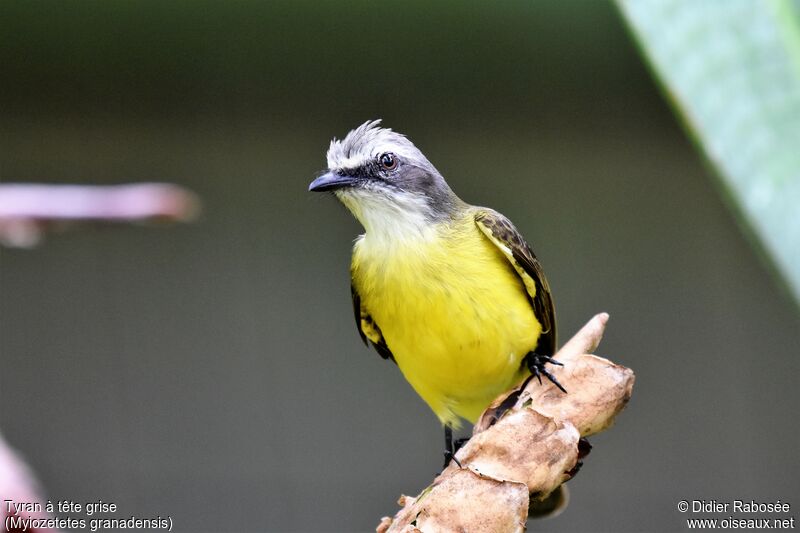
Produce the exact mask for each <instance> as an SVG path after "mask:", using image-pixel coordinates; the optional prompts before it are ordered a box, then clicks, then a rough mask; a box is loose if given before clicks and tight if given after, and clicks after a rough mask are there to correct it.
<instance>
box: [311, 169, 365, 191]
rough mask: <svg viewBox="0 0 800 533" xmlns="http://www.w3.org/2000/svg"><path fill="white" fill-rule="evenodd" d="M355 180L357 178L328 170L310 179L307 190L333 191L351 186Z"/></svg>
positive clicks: (356, 180)
mask: <svg viewBox="0 0 800 533" xmlns="http://www.w3.org/2000/svg"><path fill="white" fill-rule="evenodd" d="M357 182H358V178H354V177H352V176H341V175H339V174H336V173H335V172H328V173H326V174H323V175H322V176H320V177H318V178H317V179H315V180H314V181H312V182H311V184H310V185H309V186H308V190H309V191H314V192H323V191H333V190H336V189H341V188H342V187H352V186H353V185H355V184H356V183H357Z"/></svg>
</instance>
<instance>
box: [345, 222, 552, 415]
mask: <svg viewBox="0 0 800 533" xmlns="http://www.w3.org/2000/svg"><path fill="white" fill-rule="evenodd" d="M352 274H353V282H354V284H355V286H356V289H357V290H358V292H359V294H360V296H361V303H362V305H363V306H364V307H365V308H366V310H367V311H368V312H369V314H370V315H371V316H372V318H373V319H374V321H375V323H376V324H377V325H378V327H379V328H380V329H381V332H382V333H383V337H384V339H385V341H386V343H387V345H388V347H389V349H390V350H391V351H392V353H393V355H394V357H395V360H396V361H397V365H398V366H399V367H400V370H401V371H402V372H403V374H404V376H405V377H406V379H407V380H408V382H409V383H410V384H411V386H412V387H414V389H415V390H416V391H417V393H418V394H419V395H420V396H421V397H422V398H423V399H424V400H425V402H427V403H428V405H429V406H430V407H431V409H433V411H434V412H435V413H436V415H437V416H438V417H439V419H440V420H441V421H442V423H450V424H453V425H454V426H456V427H457V426H458V425H459V417H463V418H466V419H468V420H470V421H472V422H474V421H475V420H476V419H477V417H478V416H479V415H480V413H481V412H482V411H483V409H484V408H485V407H486V406H487V405H488V403H489V402H490V401H491V400H492V399H494V398H495V397H496V396H497V395H498V394H500V393H501V392H503V391H504V390H507V389H508V388H509V387H510V386H511V385H512V384H513V383H514V382H515V381H516V380H517V379H519V378H520V377H521V375H522V373H523V372H527V371H523V370H522V369H521V361H522V358H523V357H524V356H525V354H526V353H527V352H528V351H530V350H533V349H534V348H535V346H536V341H537V339H538V338H539V333H540V332H541V326H540V324H539V322H538V321H537V320H536V317H535V316H534V314H533V310H532V308H531V305H530V302H529V300H528V296H527V293H526V292H525V288H524V286H523V283H522V281H521V280H520V278H519V277H518V275H517V274H516V272H515V271H514V269H513V268H512V266H511V265H510V263H509V262H508V260H507V259H506V258H505V257H504V256H503V255H502V254H501V253H500V251H499V250H498V249H497V248H496V247H495V246H494V245H493V244H492V243H491V242H490V241H489V240H488V239H487V238H486V237H485V236H484V235H483V234H482V233H481V232H480V230H479V229H478V228H477V227H476V225H475V223H474V220H473V217H472V215H470V214H467V215H466V216H465V217H464V218H463V220H461V221H458V222H456V223H447V224H435V225H432V226H431V228H429V230H427V231H426V232H425V233H423V234H420V235H419V237H418V238H417V237H415V238H407V239H398V240H387V239H379V238H373V239H371V238H370V235H369V233H367V234H366V235H365V236H363V237H362V238H361V239H360V240H359V241H358V242H357V243H356V246H355V248H354V251H353V264H352Z"/></svg>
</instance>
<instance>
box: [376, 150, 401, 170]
mask: <svg viewBox="0 0 800 533" xmlns="http://www.w3.org/2000/svg"><path fill="white" fill-rule="evenodd" d="M379 160H380V162H381V167H383V169H384V170H394V169H396V168H397V158H396V157H395V156H394V154H393V153H391V152H386V153H385V154H381V156H380V158H379Z"/></svg>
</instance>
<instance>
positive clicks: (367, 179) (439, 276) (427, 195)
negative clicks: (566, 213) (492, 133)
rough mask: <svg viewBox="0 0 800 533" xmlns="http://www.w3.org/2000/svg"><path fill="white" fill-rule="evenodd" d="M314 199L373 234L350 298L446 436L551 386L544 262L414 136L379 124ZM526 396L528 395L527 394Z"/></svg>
mask: <svg viewBox="0 0 800 533" xmlns="http://www.w3.org/2000/svg"><path fill="white" fill-rule="evenodd" d="M309 191H313V192H331V193H332V194H333V195H334V196H335V197H336V198H337V199H338V200H339V201H340V202H341V203H342V204H344V206H345V207H346V208H347V209H348V210H349V211H350V212H351V213H352V215H353V216H354V217H355V218H356V219H357V220H358V222H359V223H360V224H361V225H362V226H363V228H364V233H363V234H361V235H360V236H358V237H357V239H356V240H355V243H354V245H353V253H352V261H351V267H350V274H351V295H352V303H353V313H354V317H355V322H356V327H357V329H358V333H359V335H360V336H361V339H362V340H363V342H364V343H365V344H367V345H368V346H369V345H372V346H373V347H374V348H375V350H376V351H377V353H378V354H379V355H380V356H381V357H383V358H384V359H387V360H390V361H393V362H394V363H396V365H397V367H399V369H400V371H401V372H402V374H403V376H404V377H405V379H406V380H407V381H408V383H409V384H410V385H411V387H412V388H413V389H414V390H415V391H416V393H417V394H418V395H419V396H420V397H421V398H422V399H423V400H424V401H425V403H427V405H428V406H429V407H430V408H431V410H432V411H433V412H434V414H435V415H436V416H437V417H438V419H439V421H440V422H441V423H442V425H443V426H444V432H445V466H447V464H448V462H449V459H452V458H454V453H455V451H456V449H455V448H454V443H453V430H454V429H459V428H460V427H461V424H462V421H463V420H466V421H468V422H470V423H473V424H474V423H475V422H476V421H477V419H478V417H479V416H480V414H481V413H482V412H483V411H484V409H485V408H486V407H487V406H488V405H489V404H490V403H491V401H492V400H493V399H495V398H496V397H497V396H498V395H499V394H501V393H503V392H505V391H507V390H509V389H510V388H511V387H512V386H514V385H516V384H519V383H520V382H524V383H523V385H522V386H524V385H525V384H527V383H528V381H529V380H530V379H531V378H532V377H536V378H538V380H539V382H540V383H541V381H542V380H541V376H545V377H546V378H548V379H549V380H550V381H552V382H553V383H554V384H555V385H556V386H557V387H558V388H559V389H561V390H562V391H563V392H566V390H565V389H564V388H563V387H562V386H561V384H560V383H558V381H557V380H556V378H555V377H554V376H553V374H552V373H550V372H549V371H548V370H547V368H546V364H548V363H549V364H555V365H561V363H559V362H558V361H556V360H554V359H553V358H552V356H553V354H554V353H555V350H556V343H557V337H556V316H555V306H554V303H553V297H552V296H551V291H550V286H549V284H548V282H547V279H546V278H545V275H544V271H543V269H542V266H541V264H540V262H539V260H538V259H537V258H536V255H534V253H533V251H532V249H531V247H530V246H529V245H528V243H527V242H526V241H525V239H524V238H523V236H522V234H521V233H520V232H519V231H518V230H517V229H516V227H515V226H514V225H513V224H512V223H511V221H510V220H509V219H508V218H506V217H505V216H504V215H502V214H500V213H499V212H497V211H495V210H493V209H489V208H486V207H478V206H474V205H470V204H468V203H466V202H464V201H463V200H461V199H460V198H459V197H458V196H457V195H456V194H455V193H454V192H453V190H452V189H451V188H450V186H449V185H448V183H447V182H446V181H445V179H444V177H443V176H442V174H441V173H440V172H439V171H438V170H437V169H436V168H435V167H434V166H433V165H432V164H431V163H430V161H428V159H427V158H426V157H425V155H424V154H423V153H422V152H421V151H420V150H419V149H418V148H417V147H416V146H415V145H414V144H413V143H412V142H411V140H410V139H409V138H408V137H406V136H405V135H403V134H400V133H397V132H395V131H393V130H392V129H390V128H384V127H381V120H370V121H367V122H365V123H363V124H362V125H360V126H359V127H357V128H355V129H353V130H352V131H350V132H349V133H348V134H347V135H346V136H345V137H344V138H343V139H341V140H338V139H336V138H334V139H333V140H332V141H331V143H330V146H329V148H328V152H327V169H326V170H325V171H323V172H322V173H321V174H320V175H318V177H316V179H314V180H313V181H312V182H311V183H310V185H309ZM520 390H521V388H520Z"/></svg>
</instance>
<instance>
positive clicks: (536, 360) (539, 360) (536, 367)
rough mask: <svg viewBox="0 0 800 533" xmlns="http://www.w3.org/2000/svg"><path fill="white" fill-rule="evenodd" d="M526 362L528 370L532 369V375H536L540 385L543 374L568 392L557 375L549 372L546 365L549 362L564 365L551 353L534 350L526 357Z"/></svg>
mask: <svg viewBox="0 0 800 533" xmlns="http://www.w3.org/2000/svg"><path fill="white" fill-rule="evenodd" d="M525 363H526V365H527V366H528V370H530V371H531V375H532V376H533V377H535V378H536V379H537V380H539V384H540V385H541V384H542V376H544V377H546V378H547V379H549V380H550V382H551V383H552V384H553V385H555V386H556V387H558V388H559V390H560V391H561V392H563V393H564V394H566V392H567V389H565V388H564V387H563V385H561V383H559V382H558V380H557V379H556V377H555V376H554V375H553V374H551V373H550V372H548V371H547V369H546V368H545V366H544V365H546V364H547V363H550V364H551V365H557V366H564V363H561V362H559V361H556V360H555V359H553V358H552V357H550V356H549V355H539V354H537V353H534V352H530V353H529V354H528V355H527V356H526V357H525Z"/></svg>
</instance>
